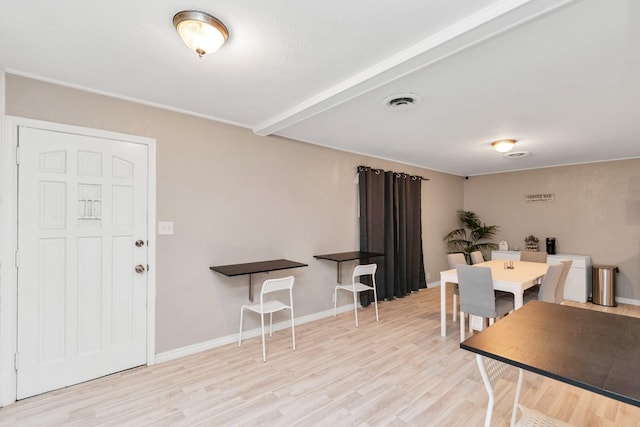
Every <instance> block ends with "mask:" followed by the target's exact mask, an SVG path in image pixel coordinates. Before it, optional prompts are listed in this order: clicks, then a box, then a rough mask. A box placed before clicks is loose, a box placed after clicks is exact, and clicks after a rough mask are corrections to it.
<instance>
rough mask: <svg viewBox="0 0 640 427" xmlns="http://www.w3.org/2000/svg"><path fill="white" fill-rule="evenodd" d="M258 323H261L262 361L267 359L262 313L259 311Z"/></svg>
mask: <svg viewBox="0 0 640 427" xmlns="http://www.w3.org/2000/svg"><path fill="white" fill-rule="evenodd" d="M260 323H261V324H262V361H263V362H266V361H267V347H266V344H265V342H264V314H262V313H260Z"/></svg>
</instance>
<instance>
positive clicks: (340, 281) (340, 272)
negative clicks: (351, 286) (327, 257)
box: [338, 261, 342, 285]
mask: <svg viewBox="0 0 640 427" xmlns="http://www.w3.org/2000/svg"><path fill="white" fill-rule="evenodd" d="M341 284H342V263H341V262H340V261H338V285H341Z"/></svg>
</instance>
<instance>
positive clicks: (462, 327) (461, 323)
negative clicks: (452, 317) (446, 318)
mask: <svg viewBox="0 0 640 427" xmlns="http://www.w3.org/2000/svg"><path fill="white" fill-rule="evenodd" d="M469 324H471V317H469ZM464 332H465V328H464V313H463V312H462V311H461V312H460V342H462V341H464Z"/></svg>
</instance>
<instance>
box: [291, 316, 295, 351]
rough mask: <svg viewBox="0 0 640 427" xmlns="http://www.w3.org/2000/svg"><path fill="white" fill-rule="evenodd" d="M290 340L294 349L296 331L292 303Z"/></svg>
mask: <svg viewBox="0 0 640 427" xmlns="http://www.w3.org/2000/svg"><path fill="white" fill-rule="evenodd" d="M291 341H292V342H293V350H294V351H295V349H296V331H295V328H294V326H293V305H291Z"/></svg>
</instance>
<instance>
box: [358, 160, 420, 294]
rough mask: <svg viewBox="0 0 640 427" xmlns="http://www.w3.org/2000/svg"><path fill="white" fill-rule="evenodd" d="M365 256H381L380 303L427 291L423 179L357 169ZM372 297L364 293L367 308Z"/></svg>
mask: <svg viewBox="0 0 640 427" xmlns="http://www.w3.org/2000/svg"><path fill="white" fill-rule="evenodd" d="M358 182H359V184H358V190H359V196H360V250H362V251H369V252H382V253H384V257H381V258H378V259H376V262H377V263H378V271H377V272H376V285H377V288H376V290H377V292H378V299H379V300H385V299H387V300H391V299H394V298H396V297H403V296H405V295H407V294H409V293H411V292H414V291H417V290H418V289H420V288H426V286H427V284H426V280H425V276H424V262H423V256H422V221H421V185H422V178H421V177H416V176H410V175H407V174H404V173H395V172H385V171H383V170H380V169H372V168H369V167H366V166H359V167H358ZM372 297H373V295H367V293H364V292H363V293H361V296H360V302H361V303H362V304H363V305H365V306H366V305H368V304H369V303H370V302H371V300H372Z"/></svg>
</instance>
